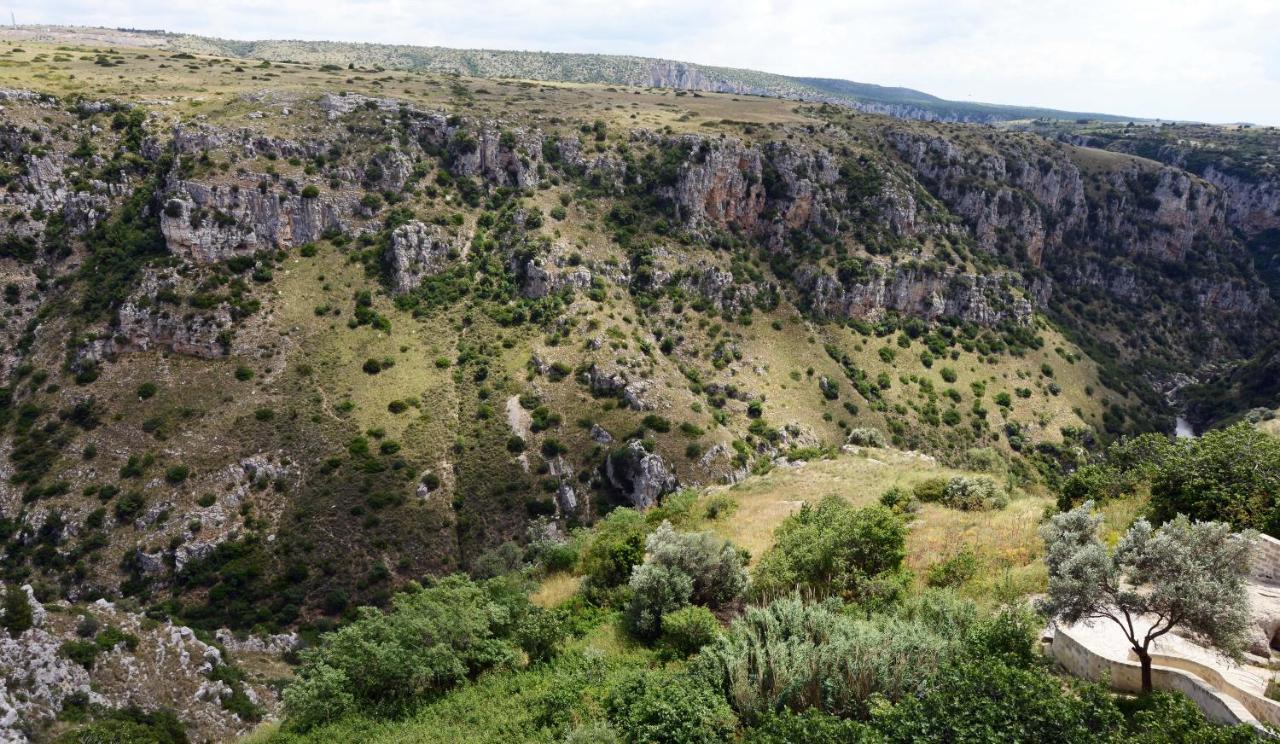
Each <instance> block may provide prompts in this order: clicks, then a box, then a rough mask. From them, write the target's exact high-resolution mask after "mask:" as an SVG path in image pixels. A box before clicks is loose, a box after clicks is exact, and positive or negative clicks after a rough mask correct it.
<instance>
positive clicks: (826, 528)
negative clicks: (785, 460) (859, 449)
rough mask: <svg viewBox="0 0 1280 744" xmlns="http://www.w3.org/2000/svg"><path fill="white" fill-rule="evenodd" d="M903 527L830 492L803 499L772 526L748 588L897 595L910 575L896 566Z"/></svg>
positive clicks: (850, 596)
mask: <svg viewBox="0 0 1280 744" xmlns="http://www.w3.org/2000/svg"><path fill="white" fill-rule="evenodd" d="M906 536H907V528H906V525H905V524H904V523H903V521H902V519H901V518H900V517H899V516H898V515H896V514H894V513H893V512H892V511H890V510H889V509H887V508H885V507H883V506H880V505H875V506H869V507H866V508H863V509H855V508H854V507H853V506H851V505H850V504H849V502H847V501H845V500H844V499H842V498H840V497H839V496H836V495H831V496H827V497H825V498H823V499H822V501H820V502H818V505H817V506H816V507H815V506H811V505H809V504H805V505H804V506H803V507H801V509H800V511H799V512H797V513H795V514H793V515H791V516H789V517H787V518H786V519H785V520H783V522H782V524H781V525H779V526H778V528H777V529H776V530H775V531H774V538H775V542H774V546H773V547H772V548H770V549H769V552H767V553H765V554H764V556H762V557H761V559H760V564H759V565H758V566H757V568H756V572H755V581H754V589H755V591H756V592H757V593H758V594H760V595H762V596H766V597H768V596H779V595H783V594H787V593H790V592H791V591H793V590H795V589H799V590H801V591H804V592H809V593H812V594H813V596H818V597H825V596H828V595H833V594H834V595H836V596H839V597H843V598H845V599H847V600H851V601H861V602H868V603H871V604H872V605H875V604H880V603H886V602H892V601H894V600H895V599H896V598H898V597H900V596H901V595H902V593H903V592H904V591H905V589H906V585H907V583H908V582H909V580H910V576H909V574H907V572H906V570H905V569H903V568H902V561H903V558H905V557H906Z"/></svg>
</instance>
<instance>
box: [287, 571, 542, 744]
mask: <svg viewBox="0 0 1280 744" xmlns="http://www.w3.org/2000/svg"><path fill="white" fill-rule="evenodd" d="M530 608H531V605H529V602H528V598H527V597H526V596H525V595H524V594H523V593H522V592H518V591H514V590H512V589H511V588H510V587H509V586H508V585H506V584H505V583H503V582H502V581H501V580H496V581H491V582H486V583H485V584H476V583H473V582H472V581H471V580H470V579H467V578H466V577H463V576H456V575H455V576H450V577H447V578H445V579H441V580H440V581H439V582H438V583H437V584H436V585H435V586H432V587H430V588H426V589H417V590H411V591H408V592H405V593H402V594H398V595H396V597H395V598H394V599H393V600H392V603H391V608H390V609H389V610H388V611H387V612H382V611H379V610H376V609H374V608H371V607H362V608H360V610H359V611H358V612H357V614H356V620H355V621H354V622H352V623H351V624H349V625H346V626H344V627H343V628H341V629H340V630H338V631H336V632H334V633H330V634H329V635H327V636H325V637H324V641H323V643H321V644H320V645H319V646H316V647H313V648H309V649H306V650H305V651H303V652H302V666H301V667H299V669H298V674H297V678H296V680H295V681H294V682H293V683H291V684H290V685H289V687H287V688H285V691H284V704H285V710H286V711H287V712H288V714H289V725H290V727H292V728H297V729H307V728H310V727H312V726H315V725H317V724H321V723H325V722H328V721H331V720H335V719H336V718H340V717H342V716H343V715H346V714H348V713H352V712H359V713H362V714H365V715H395V714H399V713H401V712H403V711H405V710H406V709H408V708H409V707H411V706H413V705H414V704H415V703H417V702H419V701H421V700H423V699H426V698H428V697H430V696H432V695H434V694H438V693H440V692H443V691H444V690H447V689H449V688H451V687H453V686H454V685H456V684H458V683H460V682H462V681H463V680H465V679H467V678H469V677H471V676H474V675H475V674H477V673H478V672H480V671H483V670H485V669H490V668H493V667H500V666H509V665H512V664H514V663H515V662H516V660H517V658H518V655H517V650H518V646H517V642H516V641H515V640H513V638H512V636H513V634H514V633H515V632H516V629H517V628H519V627H520V624H521V622H522V621H523V618H524V617H525V616H526V615H527V614H528V613H529V612H530ZM543 638H544V640H545V636H543Z"/></svg>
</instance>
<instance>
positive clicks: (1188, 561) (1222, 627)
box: [1040, 502, 1251, 691]
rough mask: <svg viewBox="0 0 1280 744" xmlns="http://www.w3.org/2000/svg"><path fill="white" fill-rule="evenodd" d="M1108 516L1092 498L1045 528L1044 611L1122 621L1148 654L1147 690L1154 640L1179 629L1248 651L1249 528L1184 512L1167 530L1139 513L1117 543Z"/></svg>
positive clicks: (1227, 648) (1228, 649)
mask: <svg viewBox="0 0 1280 744" xmlns="http://www.w3.org/2000/svg"><path fill="white" fill-rule="evenodd" d="M1101 521H1102V518H1101V517H1100V516H1097V515H1095V514H1094V513H1093V502H1086V503H1084V504H1083V505H1081V506H1079V507H1077V508H1075V509H1073V510H1071V511H1069V512H1066V513H1064V514H1059V515H1057V516H1055V517H1053V518H1052V519H1051V520H1049V523H1048V524H1046V525H1045V526H1044V527H1042V528H1041V536H1042V537H1043V538H1044V541H1045V565H1046V566H1047V567H1048V569H1049V591H1048V595H1047V597H1046V598H1045V599H1044V600H1042V601H1041V603H1040V609H1041V610H1043V611H1044V612H1045V613H1046V614H1048V615H1050V616H1052V617H1054V618H1058V619H1061V620H1064V621H1066V622H1068V623H1075V622H1079V621H1080V620H1088V619H1107V620H1111V621H1112V622H1114V623H1116V624H1117V625H1119V626H1120V628H1121V630H1122V631H1123V632H1124V634H1125V637H1126V638H1127V639H1128V640H1129V643H1130V644H1131V645H1132V646H1133V649H1134V651H1135V652H1136V653H1137V655H1138V659H1139V660H1140V661H1141V662H1142V686H1143V689H1144V690H1145V691H1150V690H1151V656H1150V647H1151V643H1152V642H1153V641H1155V640H1156V639H1157V638H1159V637H1160V636H1163V635H1164V634H1166V633H1168V632H1169V631H1170V630H1172V629H1173V628H1174V627H1179V628H1181V629H1182V631H1183V632H1184V633H1186V634H1189V635H1191V636H1192V637H1194V638H1195V639H1196V640H1200V641H1202V642H1204V643H1206V644H1208V645H1211V646H1213V647H1215V648H1217V649H1219V650H1221V651H1222V652H1223V653H1225V654H1227V655H1228V656H1230V657H1232V658H1239V657H1240V654H1241V652H1242V651H1243V648H1244V643H1245V631H1246V628H1247V626H1248V621H1249V599H1248V595H1247V594H1246V592H1245V586H1244V581H1245V576H1246V575H1247V573H1248V568H1249V554H1250V549H1251V540H1250V537H1249V536H1248V535H1244V534H1239V533H1233V532H1232V531H1231V527H1230V526H1229V525H1227V524H1225V523H1222V522H1193V521H1191V520H1190V519H1188V518H1187V517H1185V516H1182V515H1179V516H1177V517H1175V518H1174V519H1173V520H1172V521H1170V522H1168V523H1167V524H1165V525H1164V526H1162V527H1161V528H1160V529H1159V530H1156V529H1154V528H1152V526H1151V523H1150V522H1148V521H1147V520H1145V519H1139V520H1138V521H1137V522H1135V523H1134V524H1133V526H1132V527H1130V528H1129V531H1128V533H1127V534H1125V536H1124V538H1123V539H1122V540H1121V541H1120V543H1119V544H1118V545H1117V546H1116V547H1115V549H1114V550H1108V549H1107V548H1106V547H1105V546H1104V545H1103V544H1102V541H1101V540H1100V539H1099V538H1098V526H1099V524H1100V523H1101Z"/></svg>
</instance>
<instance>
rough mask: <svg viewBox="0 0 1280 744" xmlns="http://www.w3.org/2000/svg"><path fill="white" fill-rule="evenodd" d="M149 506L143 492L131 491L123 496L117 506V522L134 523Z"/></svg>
mask: <svg viewBox="0 0 1280 744" xmlns="http://www.w3.org/2000/svg"><path fill="white" fill-rule="evenodd" d="M146 506H147V501H146V498H145V497H143V495H142V492H141V491H129V492H128V493H126V494H125V495H123V496H121V497H120V499H119V500H118V501H116V505H115V513H116V521H117V522H120V523H121V524H124V523H126V522H132V521H133V520H135V519H137V518H138V517H139V516H141V514H142V510H143V509H145V508H146Z"/></svg>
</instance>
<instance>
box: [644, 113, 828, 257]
mask: <svg viewBox="0 0 1280 744" xmlns="http://www.w3.org/2000/svg"><path fill="white" fill-rule="evenodd" d="M666 146H667V147H675V148H678V149H680V150H682V151H684V152H687V153H688V156H687V158H686V159H685V161H684V162H683V163H682V164H681V165H680V167H679V172H678V175H677V179H676V184H675V186H674V187H673V189H672V196H673V200H674V201H675V203H676V206H677V208H678V217H679V218H680V219H682V220H683V221H684V222H685V223H686V224H688V225H689V226H691V227H693V228H694V229H698V228H701V227H704V226H711V227H717V228H726V227H732V228H737V229H741V230H743V231H745V232H748V233H755V234H758V235H762V236H765V237H766V239H769V240H770V242H771V243H772V244H773V246H774V247H775V248H777V247H779V246H780V245H781V241H782V238H783V237H784V234H785V232H786V231H787V230H796V229H802V228H807V227H811V226H821V225H823V224H828V223H833V222H834V220H835V218H834V216H833V215H832V214H830V207H829V204H828V194H827V190H828V189H829V188H830V187H831V185H832V184H834V183H835V182H836V180H837V179H838V178H839V171H838V168H837V167H836V161H835V158H834V157H832V155H831V153H829V152H827V150H826V149H824V148H822V147H815V148H812V149H807V150H801V149H799V148H795V147H792V146H790V145H787V144H779V143H771V144H768V145H765V146H764V147H763V148H762V147H758V146H749V145H745V144H744V143H742V142H741V141H740V140H736V139H726V140H710V139H707V138H703V137H697V136H693V135H690V136H686V137H683V138H681V139H679V140H677V141H675V142H668V143H666Z"/></svg>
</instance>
